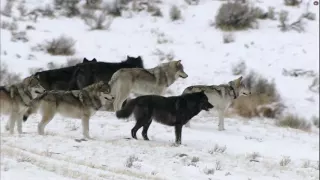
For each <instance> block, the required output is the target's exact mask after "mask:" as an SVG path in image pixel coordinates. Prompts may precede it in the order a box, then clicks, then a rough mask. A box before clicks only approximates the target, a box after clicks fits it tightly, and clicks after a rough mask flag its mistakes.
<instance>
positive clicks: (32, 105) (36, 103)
mask: <svg viewBox="0 0 320 180" xmlns="http://www.w3.org/2000/svg"><path fill="white" fill-rule="evenodd" d="M46 94H47V93H43V94H41V95H39V96H38V97H36V98H34V99H33V100H32V101H31V102H30V104H29V108H28V110H27V111H26V112H25V113H24V114H23V117H22V120H23V121H24V122H26V121H27V120H28V117H29V116H30V115H31V114H33V113H35V112H36V111H37V110H38V107H39V105H40V101H41V100H42V99H43V97H44V96H45V95H46Z"/></svg>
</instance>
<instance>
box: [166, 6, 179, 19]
mask: <svg viewBox="0 0 320 180" xmlns="http://www.w3.org/2000/svg"><path fill="white" fill-rule="evenodd" d="M169 15H170V19H171V20H172V21H177V20H179V19H181V17H182V16H181V10H180V9H179V8H178V6H176V5H173V6H171V8H170V12H169Z"/></svg>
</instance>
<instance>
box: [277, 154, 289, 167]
mask: <svg viewBox="0 0 320 180" xmlns="http://www.w3.org/2000/svg"><path fill="white" fill-rule="evenodd" d="M290 162H291V158H290V157H289V156H284V157H283V158H282V159H281V160H280V162H279V164H280V166H287V165H288V164H289V163H290Z"/></svg>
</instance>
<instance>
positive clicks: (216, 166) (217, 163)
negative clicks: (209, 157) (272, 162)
mask: <svg viewBox="0 0 320 180" xmlns="http://www.w3.org/2000/svg"><path fill="white" fill-rule="evenodd" d="M215 169H216V170H217V171H221V170H222V166H221V162H220V161H218V160H217V161H216V164H215Z"/></svg>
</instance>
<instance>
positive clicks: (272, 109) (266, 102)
mask: <svg viewBox="0 0 320 180" xmlns="http://www.w3.org/2000/svg"><path fill="white" fill-rule="evenodd" d="M242 83H243V84H244V85H245V86H246V87H247V88H248V89H250V91H251V95H249V96H240V97H238V98H237V99H235V100H234V101H233V103H232V104H231V107H232V108H233V110H235V112H236V114H238V115H240V116H242V117H246V118H252V117H260V116H262V117H268V118H276V117H277V116H278V115H280V114H281V112H282V110H283V109H284V105H283V104H282V103H281V102H280V100H281V98H280V95H279V93H278V92H277V89H276V86H275V83H274V81H269V80H267V79H266V78H264V77H262V76H261V75H259V74H258V73H256V72H254V71H251V72H250V73H249V74H248V75H246V76H245V77H244V79H243V81H242Z"/></svg>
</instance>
